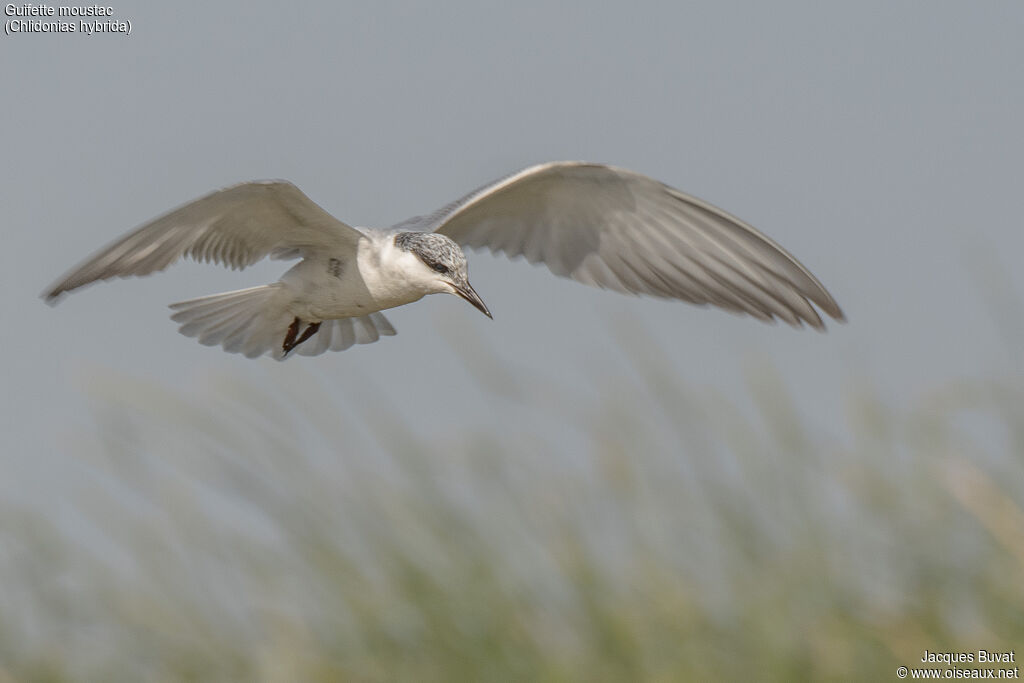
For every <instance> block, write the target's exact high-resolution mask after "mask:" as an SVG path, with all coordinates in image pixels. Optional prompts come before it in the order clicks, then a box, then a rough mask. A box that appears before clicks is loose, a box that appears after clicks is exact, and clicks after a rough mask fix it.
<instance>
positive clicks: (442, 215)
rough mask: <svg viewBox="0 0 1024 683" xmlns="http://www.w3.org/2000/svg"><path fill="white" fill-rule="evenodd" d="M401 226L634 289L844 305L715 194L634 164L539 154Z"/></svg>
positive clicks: (786, 313) (756, 312) (719, 302)
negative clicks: (697, 192)
mask: <svg viewBox="0 0 1024 683" xmlns="http://www.w3.org/2000/svg"><path fill="white" fill-rule="evenodd" d="M396 227H400V228H402V229H412V230H424V231H429V230H433V231H436V232H439V233H441V234H444V235H447V236H448V237H450V238H452V239H453V240H455V241H456V242H458V243H459V244H461V245H464V246H468V247H477V248H479V247H486V248H488V249H490V250H491V251H493V252H495V253H499V252H503V253H505V254H506V255H507V256H509V257H510V258H515V257H518V256H525V257H526V260H527V261H529V262H530V263H544V264H546V265H547V267H548V268H549V269H550V270H551V272H553V273H554V274H556V275H561V276H563V277H570V278H573V279H575V280H578V281H579V282H582V283H584V284H587V285H592V286H596V287H602V288H608V289H614V290H617V291H620V292H627V293H631V294H648V295H652V296H658V297H666V298H675V299H682V300H684V301H689V302H691V303H694V304H701V305H703V304H709V303H710V304H714V305H716V306H719V307H721V308H725V309H728V310H731V311H737V312H743V313H748V314H750V315H752V316H755V317H757V318H760V319H762V320H773V319H774V318H775V317H778V318H780V319H782V320H785V321H786V322H788V323H790V324H791V325H794V326H800V325H801V323H802V322H806V323H808V324H809V325H811V326H812V327H815V328H818V329H823V328H824V324H823V323H822V321H821V317H820V316H819V315H818V312H817V311H816V310H815V309H814V306H812V305H811V303H812V302H813V303H814V304H817V305H818V306H819V307H820V308H821V310H822V311H824V312H825V313H827V314H828V315H830V316H832V317H833V318H835V319H836V320H840V321H841V320H844V317H843V312H842V310H840V308H839V306H838V305H837V304H836V302H835V301H834V300H833V299H832V297H831V296H830V295H829V293H828V292H827V291H826V290H825V288H824V287H823V286H822V284H821V283H820V282H818V280H817V279H816V278H815V277H814V276H813V275H811V273H810V272H809V271H808V270H807V269H806V268H804V267H803V266H802V265H801V264H800V263H799V262H798V261H797V260H796V259H795V258H793V256H791V255H790V254H789V253H788V252H786V250H785V249H783V248H782V247H780V246H779V245H778V244H776V243H775V242H773V241H772V240H771V239H769V238H768V237H765V236H764V235H762V234H761V233H760V232H758V231H757V230H756V229H754V228H753V227H751V226H750V225H747V224H746V223H744V222H743V221H741V220H739V219H738V218H735V217H733V216H730V215H729V214H727V213H726V212H724V211H722V210H721V209H718V208H716V207H714V206H712V205H710V204H708V203H707V202H704V201H701V200H700V199H697V198H695V197H691V196H689V195H686V194H684V193H682V192H680V191H678V190H676V189H673V188H671V187H668V186H667V185H664V184H662V183H660V182H658V181H656V180H653V179H651V178H648V177H646V176H643V175H640V174H638V173H633V172H631V171H627V170H624V169H618V168H613V167H611V166H605V165H602V164H591V163H584V162H572V161H565V162H552V163H547V164H540V165H538V166H531V167H530V168H526V169H524V170H522V171H519V172H518V173H515V174H513V175H510V176H508V177H506V178H503V179H502V180H499V181H496V182H494V183H490V184H488V185H485V186H484V187H481V188H480V189H478V190H476V191H474V192H471V193H470V194H468V195H466V196H465V197H463V198H462V199H459V200H458V201H455V202H453V203H451V204H449V205H447V206H445V207H443V208H442V209H440V210H439V211H437V212H436V213H434V214H432V215H430V216H423V217H417V218H413V219H410V220H409V221H406V222H405V223H403V224H400V225H399V226H396Z"/></svg>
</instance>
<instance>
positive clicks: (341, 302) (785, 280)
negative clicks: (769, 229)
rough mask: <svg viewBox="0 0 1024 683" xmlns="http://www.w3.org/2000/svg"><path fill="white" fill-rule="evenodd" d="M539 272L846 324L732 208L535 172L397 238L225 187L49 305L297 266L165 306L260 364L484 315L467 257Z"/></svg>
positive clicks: (119, 245)
mask: <svg viewBox="0 0 1024 683" xmlns="http://www.w3.org/2000/svg"><path fill="white" fill-rule="evenodd" d="M462 246H465V247H474V248H480V247H486V248H488V249H490V250H491V251H492V252H495V253H499V252H504V253H505V254H506V255H507V256H509V257H510V258H516V257H519V256H525V257H526V260H527V261H529V262H530V263H544V264H545V265H547V267H548V268H549V269H550V270H551V272H553V273H554V274H555V275H561V276H563V277H570V278H573V279H574V280H577V281H579V282H582V283H584V284H587V285H592V286H595V287H602V288H607V289H614V290H616V291H619V292H625V293H629V294H646V295H651V296H656V297H663V298H670V299H682V300H683V301H688V302H690V303H693V304H698V305H706V304H713V305H715V306H718V307H720V308H723V309H726V310H729V311H733V312H737V313H746V314H749V315H752V316H754V317H756V318H759V319H761V320H765V321H774V319H775V318H776V317H777V318H780V319H782V320H784V321H786V322H787V323H789V324H790V325H793V326H794V327H799V326H801V324H802V323H807V324H809V325H810V326H811V327H814V328H817V329H824V324H823V323H822V320H821V316H819V314H818V312H817V311H816V310H815V308H814V306H813V305H812V303H813V304H816V305H817V306H818V307H819V308H820V309H821V310H822V311H823V312H825V313H827V314H828V315H830V316H831V317H832V318H834V319H836V320H838V321H843V320H844V317H843V313H842V311H841V310H840V308H839V306H838V305H837V304H836V302H835V301H834V300H833V299H832V297H831V296H830V295H829V293H828V292H827V291H826V290H825V288H824V287H823V286H822V285H821V283H820V282H818V280H817V279H816V278H815V277H814V276H813V275H811V273H810V272H809V271H808V270H807V269H806V268H804V267H803V266H802V265H801V264H800V263H799V262H798V261H797V260H796V259H795V258H793V257H792V256H791V255H790V254H789V253H788V252H786V250H784V249H783V248H782V247H780V246H779V245H778V244H776V243H775V242H773V241H772V240H770V239H769V238H768V237H765V236H764V235H762V234H761V233H760V232H758V231H757V230H755V229H754V228H753V227H751V226H750V225H747V224H746V223H744V222H743V221H741V220H739V219H738V218H735V217H733V216H730V215H729V214H727V213H725V212H724V211H722V210H720V209H718V208H716V207H714V206H712V205H710V204H708V203H707V202H704V201H701V200H700V199H697V198H695V197H691V196H689V195H686V194H683V193H682V192H679V191H678V190H675V189H673V188H671V187H668V186H667V185H664V184H662V183H660V182H657V181H656V180H653V179H651V178H648V177H646V176H643V175H640V174H638V173H633V172H631V171H627V170H624V169H619V168H614V167H611V166H605V165H602V164H593V163H585V162H576V161H561V162H550V163H545V164H539V165H536V166H531V167H529V168H525V169H523V170H521V171H518V172H517V173H513V174H512V175H509V176H507V177H505V178H502V179H501V180H498V181H495V182H493V183H488V184H487V185H484V186H483V187H481V188H479V189H477V190H475V191H473V192H471V193H469V194H468V195H466V196H465V197H463V198H461V199H459V200H457V201H455V202H452V203H451V204H448V205H447V206H445V207H443V208H441V209H440V210H438V211H436V212H434V213H432V214H430V215H427V216H416V217H414V218H411V219H409V220H406V221H403V222H402V223H399V224H397V225H395V226H392V227H391V228H388V229H383V230H381V229H369V228H361V229H356V228H352V227H350V226H348V225H346V224H345V223H342V222H341V221H339V220H338V219H336V218H335V217H334V216H332V215H330V214H329V213H327V212H326V211H324V210H323V209H322V208H320V207H319V206H318V205H317V204H315V203H314V202H313V201H312V200H310V199H309V197H307V196H306V195H305V194H303V193H302V192H301V191H300V190H299V188H297V187H296V186H295V185H292V184H291V183H289V182H287V181H283V180H271V181H254V182H248V183H242V184H239V185H235V186H233V187H228V188H225V189H222V190H217V191H215V192H213V193H211V194H208V195H206V196H205V197H202V198H200V199H197V200H195V201H193V202H191V203H189V204H186V205H184V206H182V207H180V208H178V209H175V210H174V211H171V212H170V213H168V214H166V215H164V216H161V217H160V218H157V219H155V220H153V221H151V222H149V223H146V224H145V225H143V226H141V227H139V228H137V229H136V230H134V231H132V232H130V233H128V234H127V235H125V236H124V237H122V238H121V239H119V240H117V241H116V242H114V243H113V244H111V245H110V246H108V247H106V248H105V249H102V250H100V251H99V252H98V253H97V254H95V255H94V256H92V257H91V258H89V259H88V260H86V261H85V262H83V263H82V264H81V265H79V266H78V267H76V268H74V269H73V270H72V271H71V272H70V273H68V274H67V275H66V276H65V277H64V278H62V279H61V280H60V281H59V282H57V283H55V284H54V285H53V286H52V287H50V288H49V289H48V290H47V291H46V292H45V293H44V294H43V296H44V297H45V298H46V300H47V301H48V302H49V303H54V302H55V301H56V300H57V299H58V298H59V297H60V296H61V295H63V294H64V293H65V292H69V291H71V290H74V289H77V288H79V287H82V286H83V285H87V284H89V283H91V282H95V281H97V280H106V279H109V278H112V277H128V276H132V275H148V274H149V273H153V272H156V271H160V270H163V269H164V268H166V267H167V266H169V265H171V264H172V263H174V262H175V261H177V260H178V259H180V258H182V257H183V256H190V257H192V258H193V259H195V260H197V261H204V262H209V261H213V262H216V263H219V264H222V265H225V266H230V267H231V268H232V269H241V268H245V267H246V266H249V265H251V264H253V263H256V262H257V261H260V260H262V259H263V258H265V257H267V256H269V257H270V258H274V259H301V260H300V261H299V262H298V263H297V264H296V265H295V266H294V267H292V268H291V269H290V270H289V271H287V272H286V273H285V274H284V276H283V277H282V278H281V279H280V280H279V281H278V282H275V283H273V284H269V285H263V286H260V287H252V288H249V289H242V290H238V291H234V292H227V293H224V294H214V295H211V296H205V297H202V298H199V299H192V300H189V301H183V302H180V303H176V304H171V308H172V309H174V310H175V313H174V314H173V315H172V316H171V318H172V319H173V320H175V321H177V322H179V323H181V327H180V331H181V333H182V334H185V335H187V336H190V337H198V339H199V342H200V343H202V344H206V345H209V346H213V345H217V344H219V345H221V346H223V347H224V350H225V351H229V352H231V353H243V354H245V355H246V356H248V357H250V358H252V357H256V356H260V355H263V354H269V355H271V356H273V357H274V358H277V359H279V360H280V359H284V358H285V357H287V356H288V354H289V353H290V352H291V351H292V350H293V349H295V350H296V352H297V353H299V354H302V355H308V356H315V355H317V354H320V353H323V352H324V351H326V350H328V349H330V350H332V351H341V350H343V349H347V348H348V347H349V346H352V345H353V344H367V343H370V342H374V341H376V340H377V339H379V338H380V337H381V336H382V335H393V334H395V330H394V328H393V327H392V326H391V324H390V323H389V322H388V321H387V319H386V318H385V317H384V316H383V315H382V314H381V313H380V311H382V310H384V309H388V308H394V307H395V306H402V305H404V304H408V303H412V302H414V301H418V300H419V299H421V298H423V296H425V295H427V294H440V293H447V294H455V295H458V296H460V297H462V298H463V299H465V300H466V301H468V302H469V303H471V304H472V305H473V306H475V307H476V308H477V309H479V310H480V311H481V312H482V313H483V314H484V315H486V316H488V317H491V314H490V312H489V311H488V310H487V306H485V305H484V302H483V300H482V299H481V298H480V297H479V295H477V293H476V291H474V289H473V287H471V286H470V284H469V280H468V279H467V270H466V258H465V255H464V254H463V252H462V249H461V247H462Z"/></svg>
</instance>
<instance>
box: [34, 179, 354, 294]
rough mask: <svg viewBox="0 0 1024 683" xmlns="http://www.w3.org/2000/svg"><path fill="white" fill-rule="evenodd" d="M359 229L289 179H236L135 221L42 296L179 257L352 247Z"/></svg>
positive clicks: (237, 257) (229, 261) (218, 258)
mask: <svg viewBox="0 0 1024 683" xmlns="http://www.w3.org/2000/svg"><path fill="white" fill-rule="evenodd" d="M361 236H362V233H360V232H359V231H358V230H355V229H354V228H351V227H349V226H348V225H345V224H344V223H342V222H341V221H339V220H338V219H336V218H334V217H333V216H332V215H330V214H329V213H327V212H326V211H324V210H323V209H322V208H320V207H319V206H318V205H317V204H316V203H314V202H313V201H312V200H311V199H310V198H309V197H307V196H306V195H305V194H303V193H302V191H301V190H299V188H297V187H296V186H295V185H293V184H291V183H289V182H287V181H283V180H270V181H253V182H247V183H241V184H239V185H234V186H232V187H228V188H225V189H222V190H217V191H215V192H212V193H210V194H208V195H206V196H205V197H202V198H200V199H197V200H195V201H193V202H190V203H188V204H185V205H184V206H181V207H179V208H177V209H175V210H173V211H171V212H169V213H167V214H165V215H163V216H161V217H159V218H157V219H155V220H153V221H150V222H149V223H146V224H145V225H143V226H141V227H139V228H136V229H135V230H133V231H132V232H130V233H128V234H127V235H125V236H124V237H122V238H120V239H118V240H117V241H115V242H114V243H112V244H110V245H109V246H107V247H105V248H104V249H101V250H100V251H99V252H97V253H96V254H94V255H93V256H91V257H90V258H89V259H87V260H86V261H84V262H82V263H81V264H79V265H78V266H76V267H75V268H74V269H72V270H71V271H70V272H69V273H67V274H66V275H65V276H64V277H63V278H62V279H61V280H59V281H58V282H56V283H54V284H53V286H51V287H50V288H49V289H48V290H47V291H46V292H45V293H44V294H43V296H44V297H45V298H46V300H47V301H48V302H50V303H52V302H54V301H55V300H56V299H57V298H58V297H59V296H60V295H61V294H63V293H65V292H69V291H71V290H73V289H77V288H78V287H81V286H83V285H87V284H89V283H90V282H95V281H97V280H106V279H109V278H112V277H129V276H133V275H147V274H149V273H154V272H156V271H160V270H163V269H165V268H167V267H168V266H169V265H171V264H172V263H174V262H176V261H178V260H179V259H181V258H182V257H184V256H189V257H191V258H193V259H195V260H197V261H205V262H211V261H212V262H214V263H219V264H221V265H225V266H229V267H230V268H232V269H240V268H245V267H246V266H249V265H252V264H253V263H256V262H257V261H259V260H261V259H263V258H265V257H267V256H272V257H274V258H297V257H299V256H304V255H306V254H307V253H308V252H309V251H315V250H318V249H338V250H340V249H345V248H350V249H353V250H354V249H355V248H356V244H357V242H358V240H359V238H360V237H361Z"/></svg>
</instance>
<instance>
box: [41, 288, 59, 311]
mask: <svg viewBox="0 0 1024 683" xmlns="http://www.w3.org/2000/svg"><path fill="white" fill-rule="evenodd" d="M39 298H40V299H42V300H43V303H45V304H46V305H47V306H49V307H51V308H53V307H54V306H56V305H57V304H58V303H60V300H61V299H63V298H64V291H63V290H60V289H48V290H46V291H44V292H42V293H41V294H40V295H39Z"/></svg>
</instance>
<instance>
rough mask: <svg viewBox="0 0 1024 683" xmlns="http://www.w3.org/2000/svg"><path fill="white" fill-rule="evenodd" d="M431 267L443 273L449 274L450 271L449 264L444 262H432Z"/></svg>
mask: <svg viewBox="0 0 1024 683" xmlns="http://www.w3.org/2000/svg"><path fill="white" fill-rule="evenodd" d="M430 267H431V268H433V269H434V270H436V271H437V272H439V273H441V274H442V275H447V274H448V272H449V271H448V266H446V265H445V264H443V263H431V264H430Z"/></svg>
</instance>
